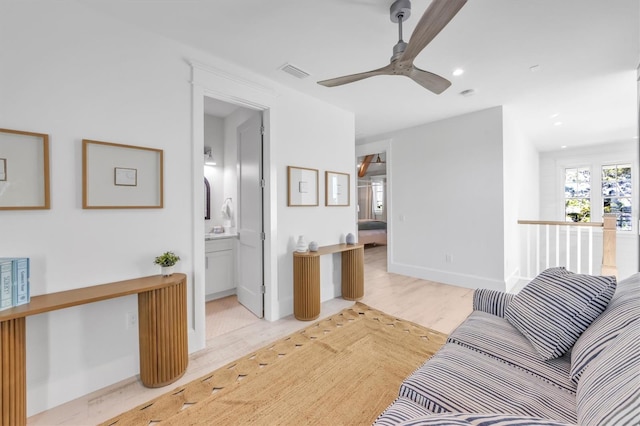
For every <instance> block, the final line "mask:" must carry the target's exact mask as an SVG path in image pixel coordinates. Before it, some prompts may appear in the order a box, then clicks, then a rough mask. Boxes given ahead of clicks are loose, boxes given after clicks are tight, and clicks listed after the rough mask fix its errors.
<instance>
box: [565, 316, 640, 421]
mask: <svg viewBox="0 0 640 426" xmlns="http://www.w3.org/2000/svg"><path fill="white" fill-rule="evenodd" d="M576 403H577V411H578V424H580V426H596V425H598V426H632V425H633V426H637V425H638V424H640V322H638V321H635V322H633V323H631V324H629V325H628V326H627V327H626V328H625V329H624V331H623V332H622V333H621V334H620V335H618V337H616V338H615V341H614V342H613V343H611V344H610V345H609V346H608V347H607V348H606V349H605V350H603V351H602V353H600V355H598V357H597V358H596V359H594V360H593V361H591V362H590V363H589V365H588V366H587V368H586V369H585V370H584V372H583V373H582V377H581V378H580V381H579V382H578V389H577V391H576Z"/></svg>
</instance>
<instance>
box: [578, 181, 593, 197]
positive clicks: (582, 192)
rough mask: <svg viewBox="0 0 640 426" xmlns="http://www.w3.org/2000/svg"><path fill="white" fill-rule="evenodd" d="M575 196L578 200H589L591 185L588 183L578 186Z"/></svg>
mask: <svg viewBox="0 0 640 426" xmlns="http://www.w3.org/2000/svg"><path fill="white" fill-rule="evenodd" d="M575 196H576V197H580V198H589V196H591V184H590V183H588V182H587V183H580V184H578V190H577V191H576V195H575Z"/></svg>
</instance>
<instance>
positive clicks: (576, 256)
mask: <svg viewBox="0 0 640 426" xmlns="http://www.w3.org/2000/svg"><path fill="white" fill-rule="evenodd" d="M518 224H520V225H524V226H525V229H526V243H525V244H526V250H524V251H523V252H525V253H526V267H527V270H526V278H529V279H531V278H533V277H535V276H536V275H537V274H538V273H540V272H541V271H542V270H544V269H547V268H550V267H553V266H564V267H566V268H567V269H569V270H571V271H573V272H576V273H587V274H593V273H594V264H595V265H598V266H599V267H600V271H599V273H600V274H602V275H616V276H617V274H618V271H617V267H616V261H615V258H616V215H615V214H605V215H604V217H603V222H555V221H536V220H519V221H518ZM594 229H596V230H599V229H601V230H602V232H601V233H600V232H596V234H597V240H598V241H597V242H598V244H597V246H598V248H599V247H600V244H599V243H600V241H601V243H602V244H601V247H602V257H601V259H602V261H601V262H600V261H599V260H598V259H597V258H598V256H597V255H596V254H594V250H596V248H594ZM600 235H602V238H601V239H600ZM534 239H535V241H534ZM534 243H535V253H532V247H533V245H534ZM583 249H584V250H586V252H585V251H583ZM563 252H564V253H563ZM563 254H564V256H562V255H563ZM552 258H553V260H554V261H553V262H552V261H551V259H552Z"/></svg>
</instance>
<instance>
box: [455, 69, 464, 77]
mask: <svg viewBox="0 0 640 426" xmlns="http://www.w3.org/2000/svg"><path fill="white" fill-rule="evenodd" d="M452 74H453V75H454V76H456V77H458V76H460V75H462V74H464V70H463V69H462V68H456V69H455V70H453V73H452Z"/></svg>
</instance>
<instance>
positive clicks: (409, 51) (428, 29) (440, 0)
mask: <svg viewBox="0 0 640 426" xmlns="http://www.w3.org/2000/svg"><path fill="white" fill-rule="evenodd" d="M466 2H467V0H432V1H431V4H430V5H429V7H428V8H427V10H426V11H425V12H424V14H423V15H422V18H420V21H419V22H418V25H416V28H415V29H414V30H413V34H411V38H410V39H409V44H408V45H407V48H406V49H405V51H404V53H403V54H402V56H401V57H400V59H399V61H402V62H408V61H411V62H412V61H413V60H414V59H415V57H416V56H418V54H419V53H420V52H422V49H424V48H425V47H426V46H427V44H429V43H430V42H431V40H433V39H434V38H435V36H437V35H438V33H439V32H440V31H442V29H443V28H444V27H445V26H446V25H447V24H448V23H449V21H451V19H453V17H454V16H456V14H457V13H458V11H459V10H460V9H462V6H464V5H465V3H466Z"/></svg>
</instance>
